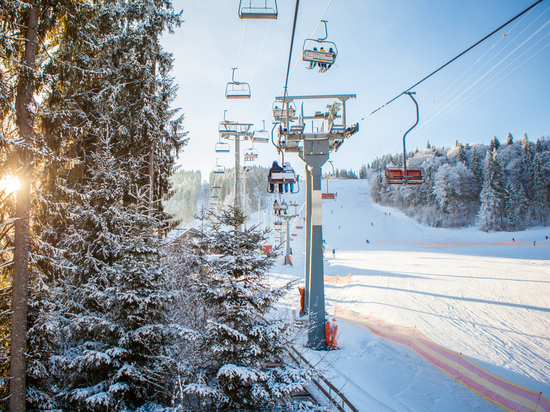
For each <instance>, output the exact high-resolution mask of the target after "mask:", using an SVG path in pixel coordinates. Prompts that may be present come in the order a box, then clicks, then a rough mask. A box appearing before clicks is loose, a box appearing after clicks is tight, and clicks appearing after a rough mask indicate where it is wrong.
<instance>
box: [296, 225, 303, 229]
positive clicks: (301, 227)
mask: <svg viewBox="0 0 550 412" xmlns="http://www.w3.org/2000/svg"><path fill="white" fill-rule="evenodd" d="M303 228H304V227H303V226H298V225H296V229H303Z"/></svg>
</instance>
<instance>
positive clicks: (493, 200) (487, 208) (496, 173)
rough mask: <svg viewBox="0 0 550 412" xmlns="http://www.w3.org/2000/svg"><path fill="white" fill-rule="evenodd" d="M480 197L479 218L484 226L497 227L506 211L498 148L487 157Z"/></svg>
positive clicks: (486, 228)
mask: <svg viewBox="0 0 550 412" xmlns="http://www.w3.org/2000/svg"><path fill="white" fill-rule="evenodd" d="M480 198H481V208H480V210H479V219H480V222H481V225H482V228H483V229H485V230H489V229H495V228H497V226H498V224H499V222H500V221H501V220H502V217H503V212H504V182H503V176H502V169H501V167H500V164H499V161H498V156H497V151H496V149H494V150H493V153H489V152H487V156H486V158H485V178H484V181H483V189H482V190H481V194H480Z"/></svg>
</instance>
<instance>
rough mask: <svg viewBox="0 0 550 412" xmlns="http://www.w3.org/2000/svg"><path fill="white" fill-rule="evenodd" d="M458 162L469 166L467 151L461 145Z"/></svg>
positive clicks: (459, 146)
mask: <svg viewBox="0 0 550 412" xmlns="http://www.w3.org/2000/svg"><path fill="white" fill-rule="evenodd" d="M458 161H459V162H462V163H464V165H465V166H468V158H467V157H466V151H465V150H464V146H463V145H461V144H459V145H458Z"/></svg>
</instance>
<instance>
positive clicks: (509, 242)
mask: <svg viewBox="0 0 550 412" xmlns="http://www.w3.org/2000/svg"><path fill="white" fill-rule="evenodd" d="M374 243H378V244H406V245H420V247H421V248H422V249H424V248H434V247H453V246H535V245H536V246H548V245H550V242H538V243H537V242H535V241H530V240H529V239H517V240H505V241H502V242H492V243H491V242H422V241H411V240H377V241H375V242H374Z"/></svg>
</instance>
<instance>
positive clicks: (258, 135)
mask: <svg viewBox="0 0 550 412" xmlns="http://www.w3.org/2000/svg"><path fill="white" fill-rule="evenodd" d="M262 122H263V127H262V130H254V133H252V141H253V142H257V143H268V142H269V132H268V131H267V130H265V120H262Z"/></svg>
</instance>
